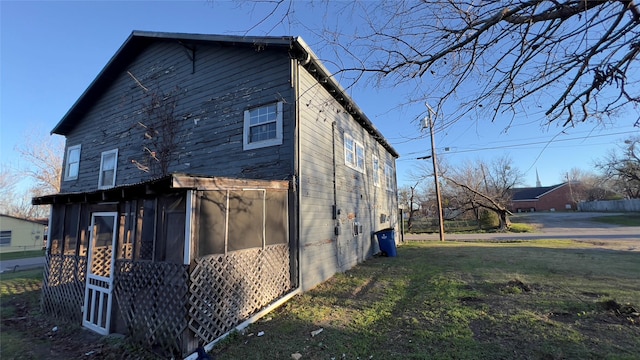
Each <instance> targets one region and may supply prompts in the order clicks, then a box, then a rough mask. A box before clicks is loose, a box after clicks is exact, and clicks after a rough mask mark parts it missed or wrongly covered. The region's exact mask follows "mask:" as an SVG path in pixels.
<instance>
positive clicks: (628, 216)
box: [592, 213, 640, 226]
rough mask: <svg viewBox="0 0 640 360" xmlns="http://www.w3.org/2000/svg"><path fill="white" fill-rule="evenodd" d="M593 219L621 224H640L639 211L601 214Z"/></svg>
mask: <svg viewBox="0 0 640 360" xmlns="http://www.w3.org/2000/svg"><path fill="white" fill-rule="evenodd" d="M592 220H594V221H598V222H601V223H605V224H612V225H620V226H640V214H639V213H625V214H621V215H611V216H599V217H595V218H593V219H592Z"/></svg>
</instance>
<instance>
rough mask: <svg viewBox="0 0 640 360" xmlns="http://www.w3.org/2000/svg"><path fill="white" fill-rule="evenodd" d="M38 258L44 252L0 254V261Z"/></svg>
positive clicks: (31, 251)
mask: <svg viewBox="0 0 640 360" xmlns="http://www.w3.org/2000/svg"><path fill="white" fill-rule="evenodd" d="M39 256H44V250H28V251H16V252H8V253H0V261H4V260H15V259H26V258H32V257H39Z"/></svg>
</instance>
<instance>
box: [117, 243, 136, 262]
mask: <svg viewBox="0 0 640 360" xmlns="http://www.w3.org/2000/svg"><path fill="white" fill-rule="evenodd" d="M120 257H121V258H123V259H129V260H131V259H133V244H131V243H129V244H122V245H121V246H120Z"/></svg>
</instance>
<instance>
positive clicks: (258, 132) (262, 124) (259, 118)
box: [242, 102, 282, 150]
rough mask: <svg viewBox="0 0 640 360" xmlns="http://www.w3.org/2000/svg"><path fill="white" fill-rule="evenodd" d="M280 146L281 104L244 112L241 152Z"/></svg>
mask: <svg viewBox="0 0 640 360" xmlns="http://www.w3.org/2000/svg"><path fill="white" fill-rule="evenodd" d="M280 144H282V103H281V102H279V103H275V104H270V105H266V106H261V107H257V108H253V109H249V110H245V112H244V133H243V144H242V149H243V150H251V149H257V148H262V147H267V146H274V145H280Z"/></svg>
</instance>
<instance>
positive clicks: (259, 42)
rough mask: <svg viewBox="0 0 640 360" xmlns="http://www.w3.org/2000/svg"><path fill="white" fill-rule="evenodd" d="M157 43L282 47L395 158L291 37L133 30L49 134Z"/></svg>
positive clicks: (67, 126) (68, 123) (67, 124)
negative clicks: (313, 75)
mask: <svg viewBox="0 0 640 360" xmlns="http://www.w3.org/2000/svg"><path fill="white" fill-rule="evenodd" d="M158 41H175V42H177V43H180V44H182V45H185V46H192V45H197V44H198V43H209V44H211V43H217V44H224V45H227V46H248V47H254V46H260V47H282V48H286V49H288V51H289V52H290V53H291V54H292V56H296V57H297V58H298V59H300V60H301V61H302V63H303V65H304V66H305V67H306V68H307V69H309V70H310V71H311V72H312V73H315V76H316V78H317V79H318V80H319V82H320V83H321V84H322V86H324V87H325V88H327V90H329V93H330V94H332V96H333V97H334V98H335V99H336V100H337V101H338V102H340V103H341V104H342V106H343V107H344V108H345V109H346V110H347V111H348V112H349V113H350V114H351V115H352V116H353V117H354V119H355V120H356V121H357V122H358V123H360V125H361V126H362V127H363V128H364V129H365V130H367V132H369V134H371V135H372V136H373V137H374V138H375V139H376V140H377V141H378V142H379V143H380V144H381V145H382V146H384V148H385V149H387V151H389V153H391V154H392V155H393V156H394V157H396V158H397V157H399V154H398V152H397V151H396V150H395V149H394V148H393V147H392V146H391V144H389V143H388V142H387V141H386V140H385V138H384V136H382V134H381V133H380V131H378V129H376V127H375V126H374V125H373V123H372V122H371V120H369V118H368V117H367V116H366V115H365V114H364V112H363V111H362V110H361V109H360V108H359V107H358V105H356V103H355V102H354V101H353V100H352V99H351V97H350V96H349V95H348V94H347V92H346V91H345V89H344V88H342V86H341V85H340V84H339V83H338V82H337V81H336V80H335V79H334V78H333V76H332V75H331V73H330V72H329V71H328V70H327V68H325V66H324V65H323V64H322V62H321V61H320V59H318V57H317V56H316V54H315V53H314V52H313V51H312V50H311V48H309V46H308V45H307V44H306V43H305V42H304V40H302V38H301V37H293V36H283V37H276V36H268V37H257V36H229V35H208V34H186V33H166V32H149V31H133V32H132V33H131V35H129V37H128V38H127V40H126V41H125V42H124V44H122V46H120V48H119V49H118V51H117V52H116V53H115V55H113V57H112V58H111V60H109V62H108V63H107V65H105V67H104V68H103V69H102V71H100V73H99V74H98V75H97V76H96V78H95V79H94V80H93V82H92V83H91V84H90V85H89V87H88V88H87V89H86V90H85V91H84V93H82V95H81V96H80V98H79V99H78V100H77V101H76V102H75V104H73V106H72V107H71V109H69V111H68V112H67V113H66V114H65V115H64V117H63V118H62V119H61V120H60V122H58V124H57V125H56V126H55V127H54V128H53V130H52V131H51V133H53V134H59V135H66V134H68V133H69V131H71V129H73V127H74V126H75V125H76V124H77V123H78V121H80V119H81V118H82V116H83V115H84V114H85V113H86V112H87V111H88V110H89V109H90V108H91V106H92V105H93V103H94V102H95V101H96V100H97V99H98V98H99V97H100V96H101V95H102V94H103V93H104V92H105V91H106V90H107V88H108V87H109V85H110V84H111V83H112V82H113V81H114V79H115V78H116V76H117V75H118V74H120V73H121V72H122V71H124V69H125V68H126V66H127V65H128V64H129V63H130V62H131V61H133V59H135V57H136V56H138V55H139V54H140V53H141V52H142V51H144V49H145V48H146V47H147V46H149V45H150V44H152V43H154V42H158Z"/></svg>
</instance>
